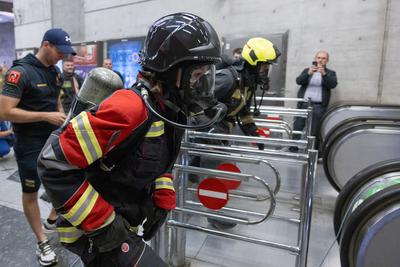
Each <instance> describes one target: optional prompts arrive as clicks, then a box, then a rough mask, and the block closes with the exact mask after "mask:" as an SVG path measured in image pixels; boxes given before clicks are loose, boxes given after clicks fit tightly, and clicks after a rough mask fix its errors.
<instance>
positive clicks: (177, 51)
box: [38, 13, 224, 267]
mask: <svg viewBox="0 0 400 267" xmlns="http://www.w3.org/2000/svg"><path fill="white" fill-rule="evenodd" d="M188 33H190V34H188ZM161 51H162V52H161ZM220 57H221V49H220V43H219V38H218V35H217V33H216V32H215V30H214V29H213V27H212V26H211V25H210V24H209V23H208V22H207V21H205V20H203V19H201V18H199V17H198V16H196V15H193V14H189V13H176V14H171V15H167V16H165V17H163V18H160V19H159V20H157V21H156V22H154V23H153V25H152V26H151V27H150V29H149V31H148V34H147V37H146V41H145V44H144V52H143V61H142V62H141V65H142V68H143V70H142V71H141V72H140V75H139V77H138V82H137V83H136V84H134V85H133V87H132V88H127V89H119V90H116V91H115V92H114V93H113V94H112V95H111V96H109V97H107V98H106V99H105V100H104V101H103V102H101V103H100V104H99V105H97V106H96V107H94V108H93V109H90V110H89V111H83V112H81V113H79V114H78V115H77V116H76V117H75V118H73V119H72V120H71V121H70V122H69V124H68V125H67V126H66V127H63V128H60V129H59V130H57V131H55V132H53V134H52V135H51V137H50V138H49V139H48V141H47V143H46V145H45V146H44V148H43V150H42V152H41V155H40V156H39V161H38V172H39V176H40V178H41V180H42V182H43V185H44V187H45V189H46V191H47V193H48V194H49V196H50V199H51V201H52V203H53V206H54V207H57V211H58V212H59V219H58V221H57V229H60V231H59V238H60V242H61V243H62V244H63V245H64V246H65V247H66V248H68V249H69V250H70V251H72V252H74V253H75V254H78V255H79V256H80V258H81V259H82V261H83V262H84V264H85V266H87V267H92V266H93V267H127V266H136V267H166V266H168V265H167V264H166V263H165V262H163V261H162V259H161V258H160V257H159V256H158V255H157V254H156V253H155V252H154V251H153V250H152V249H151V248H150V247H149V246H148V245H147V244H146V243H145V242H144V241H143V239H144V240H149V239H151V238H152V237H153V236H154V235H155V234H156V233H157V232H158V229H159V228H160V227H161V225H162V224H163V223H164V221H165V220H166V217H167V215H168V212H169V211H170V210H172V209H174V208H175V206H176V199H175V189H174V186H173V177H172V174H171V173H170V172H171V171H172V167H173V165H174V162H175V160H176V158H177V156H178V153H179V150H180V144H181V140H182V136H183V133H184V130H183V129H188V128H191V125H187V119H188V116H189V115H190V113H191V112H194V111H200V110H204V109H211V110H210V112H212V111H215V116H214V118H213V119H211V120H210V121H209V122H208V123H207V124H205V125H202V126H201V127H208V126H209V125H211V124H212V123H213V122H215V121H217V120H218V119H219V118H220V117H221V116H222V114H223V113H224V106H223V105H222V104H217V102H216V101H215V99H214V94H213V92H214V81H215V63H216V62H218V61H220ZM94 71H96V69H95V70H94ZM100 71H101V70H100ZM110 72H111V71H110ZM111 74H112V75H114V73H112V72H111ZM104 76H105V75H104ZM115 76H116V75H115ZM105 78H107V77H105ZM87 79H89V80H87V81H86V82H85V84H84V87H83V88H81V90H82V92H83V90H86V88H85V85H86V84H89V82H90V81H91V80H90V79H91V77H90V76H89V77H88V78H87ZM105 80H107V79H105ZM96 84H97V87H96V88H95V90H94V91H95V92H96V91H100V90H102V88H101V86H104V87H107V84H106V83H96ZM88 88H90V87H88ZM141 228H143V235H142V234H141V231H138V229H141Z"/></svg>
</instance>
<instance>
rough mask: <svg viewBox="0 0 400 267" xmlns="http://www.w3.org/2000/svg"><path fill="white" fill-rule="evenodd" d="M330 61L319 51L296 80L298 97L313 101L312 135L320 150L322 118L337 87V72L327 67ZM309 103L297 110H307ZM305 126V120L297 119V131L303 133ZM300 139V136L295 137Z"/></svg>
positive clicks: (326, 53)
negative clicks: (333, 90) (298, 87)
mask: <svg viewBox="0 0 400 267" xmlns="http://www.w3.org/2000/svg"><path fill="white" fill-rule="evenodd" d="M328 61H329V53H328V52H326V51H319V52H317V53H316V54H315V58H314V61H313V62H312V64H311V66H310V67H308V68H305V69H304V70H303V71H302V73H301V74H300V75H299V76H298V77H297V78H296V83H297V84H298V85H300V89H299V92H298V93H297V97H299V98H305V99H310V100H311V105H312V107H313V117H312V127H311V135H312V136H315V138H316V140H315V141H316V142H315V148H316V149H318V148H319V130H320V126H321V118H322V116H323V115H324V114H325V112H326V109H327V107H328V104H329V100H330V97H331V89H333V88H335V87H336V86H337V77H336V72H335V71H333V70H331V69H328V68H327V67H326V65H327V63H328ZM307 105H308V103H306V102H299V103H298V104H297V108H301V109H304V108H307ZM304 126H305V118H300V117H296V118H295V122H294V125H293V128H294V130H295V131H302V130H303V129H304ZM295 138H296V139H299V138H300V136H298V135H297V136H295ZM290 151H292V152H296V151H297V148H296V147H291V148H290Z"/></svg>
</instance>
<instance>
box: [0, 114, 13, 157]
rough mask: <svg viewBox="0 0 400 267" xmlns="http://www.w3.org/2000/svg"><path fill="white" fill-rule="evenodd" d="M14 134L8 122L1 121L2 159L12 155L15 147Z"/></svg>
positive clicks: (0, 149)
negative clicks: (12, 147)
mask: <svg viewBox="0 0 400 267" xmlns="http://www.w3.org/2000/svg"><path fill="white" fill-rule="evenodd" d="M13 139H14V133H13V131H12V129H11V128H10V126H9V123H8V122H5V121H0V157H3V156H5V155H7V154H8V153H10V150H11V149H10V148H11V146H12V145H13Z"/></svg>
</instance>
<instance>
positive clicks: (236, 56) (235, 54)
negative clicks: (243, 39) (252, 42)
mask: <svg viewBox="0 0 400 267" xmlns="http://www.w3.org/2000/svg"><path fill="white" fill-rule="evenodd" d="M232 56H233V60H238V59H240V58H241V56H242V48H240V47H239V48H235V49H233V51H232Z"/></svg>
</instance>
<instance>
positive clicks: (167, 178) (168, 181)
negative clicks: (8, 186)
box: [156, 177, 172, 183]
mask: <svg viewBox="0 0 400 267" xmlns="http://www.w3.org/2000/svg"><path fill="white" fill-rule="evenodd" d="M156 182H166V183H172V179H171V178H169V177H158V178H157V179H156Z"/></svg>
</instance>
